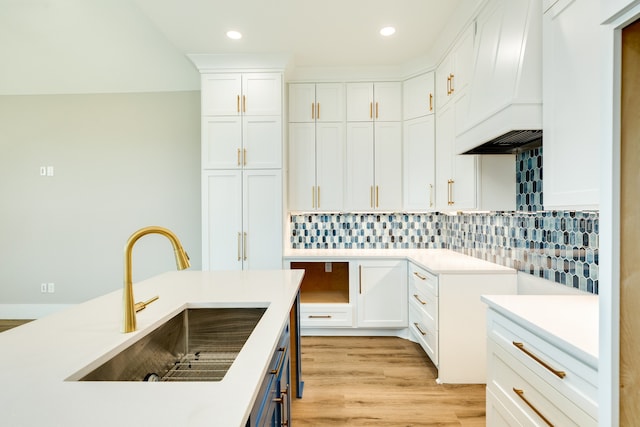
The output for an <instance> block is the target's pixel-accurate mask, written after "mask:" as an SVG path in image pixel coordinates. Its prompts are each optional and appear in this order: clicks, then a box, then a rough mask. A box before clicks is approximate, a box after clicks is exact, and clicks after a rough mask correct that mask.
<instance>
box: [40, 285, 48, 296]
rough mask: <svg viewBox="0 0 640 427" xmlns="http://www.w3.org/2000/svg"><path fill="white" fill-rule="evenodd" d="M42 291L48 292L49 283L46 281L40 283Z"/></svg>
mask: <svg viewBox="0 0 640 427" xmlns="http://www.w3.org/2000/svg"><path fill="white" fill-rule="evenodd" d="M40 292H42V293H43V294H46V293H47V284H46V283H40Z"/></svg>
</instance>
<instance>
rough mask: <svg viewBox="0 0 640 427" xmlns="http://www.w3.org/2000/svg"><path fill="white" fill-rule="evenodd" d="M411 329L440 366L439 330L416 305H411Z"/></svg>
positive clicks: (435, 363)
mask: <svg viewBox="0 0 640 427" xmlns="http://www.w3.org/2000/svg"><path fill="white" fill-rule="evenodd" d="M409 329H410V330H411V333H412V334H413V335H414V337H415V338H416V340H417V341H418V343H419V344H420V346H421V347H422V348H423V349H424V351H425V353H427V356H429V358H430V359H431V361H432V362H433V364H434V365H436V367H437V366H438V360H439V356H438V330H437V329H436V327H435V324H434V323H433V322H432V321H431V320H430V319H429V317H428V316H426V315H425V314H424V312H423V311H422V310H420V309H419V308H418V307H416V305H415V304H409Z"/></svg>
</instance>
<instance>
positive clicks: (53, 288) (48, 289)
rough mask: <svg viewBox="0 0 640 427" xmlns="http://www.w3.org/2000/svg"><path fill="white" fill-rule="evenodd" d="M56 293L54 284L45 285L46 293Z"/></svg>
mask: <svg viewBox="0 0 640 427" xmlns="http://www.w3.org/2000/svg"><path fill="white" fill-rule="evenodd" d="M55 291H56V284H55V283H47V292H48V293H50V294H52V293H54V292H55Z"/></svg>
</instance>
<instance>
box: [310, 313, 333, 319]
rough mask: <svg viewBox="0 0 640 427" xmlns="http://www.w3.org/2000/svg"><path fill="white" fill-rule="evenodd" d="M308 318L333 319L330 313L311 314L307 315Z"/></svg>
mask: <svg viewBox="0 0 640 427" xmlns="http://www.w3.org/2000/svg"><path fill="white" fill-rule="evenodd" d="M307 318H309V319H331V315H330V314H322V315H320V314H310V315H309V316H307Z"/></svg>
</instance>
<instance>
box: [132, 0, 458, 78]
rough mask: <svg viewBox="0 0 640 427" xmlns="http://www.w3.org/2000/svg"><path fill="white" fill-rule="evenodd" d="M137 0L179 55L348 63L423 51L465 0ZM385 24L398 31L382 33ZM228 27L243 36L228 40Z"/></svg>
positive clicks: (393, 59) (389, 61) (401, 58)
mask: <svg viewBox="0 0 640 427" xmlns="http://www.w3.org/2000/svg"><path fill="white" fill-rule="evenodd" d="M135 1H136V3H137V4H138V5H139V6H140V8H141V10H142V11H143V13H144V15H146V16H147V17H148V18H149V19H150V20H151V22H153V24H154V25H155V26H156V27H157V28H158V29H159V30H160V32H162V33H163V34H164V35H165V36H166V37H167V38H168V40H169V41H171V42H172V43H173V44H174V45H175V46H176V47H177V48H178V49H179V50H180V51H182V52H185V53H291V54H293V56H294V63H295V65H296V66H305V67H309V66H313V67H317V66H322V67H336V66H341V67H344V66H347V67H349V66H371V65H398V64H402V63H404V62H407V61H409V60H411V59H413V58H416V57H418V56H423V55H425V54H426V53H427V52H428V51H429V49H431V47H432V45H433V43H434V41H435V39H436V38H437V37H438V34H439V33H440V32H441V31H442V29H443V27H444V26H445V25H446V23H447V22H448V21H449V20H450V18H451V15H452V13H453V12H454V10H455V9H456V7H457V6H458V4H459V3H461V2H463V1H464V0H316V1H311V0H163V1H158V0H135ZM467 2H468V0H467ZM389 25H390V26H394V27H396V29H397V32H396V34H394V35H393V36H391V37H388V38H385V37H382V36H381V35H380V34H379V30H380V28H382V27H384V26H389ZM230 29H235V30H238V31H240V32H242V34H243V38H242V39H241V40H238V41H234V40H229V39H227V38H226V36H225V33H226V31H227V30H230Z"/></svg>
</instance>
